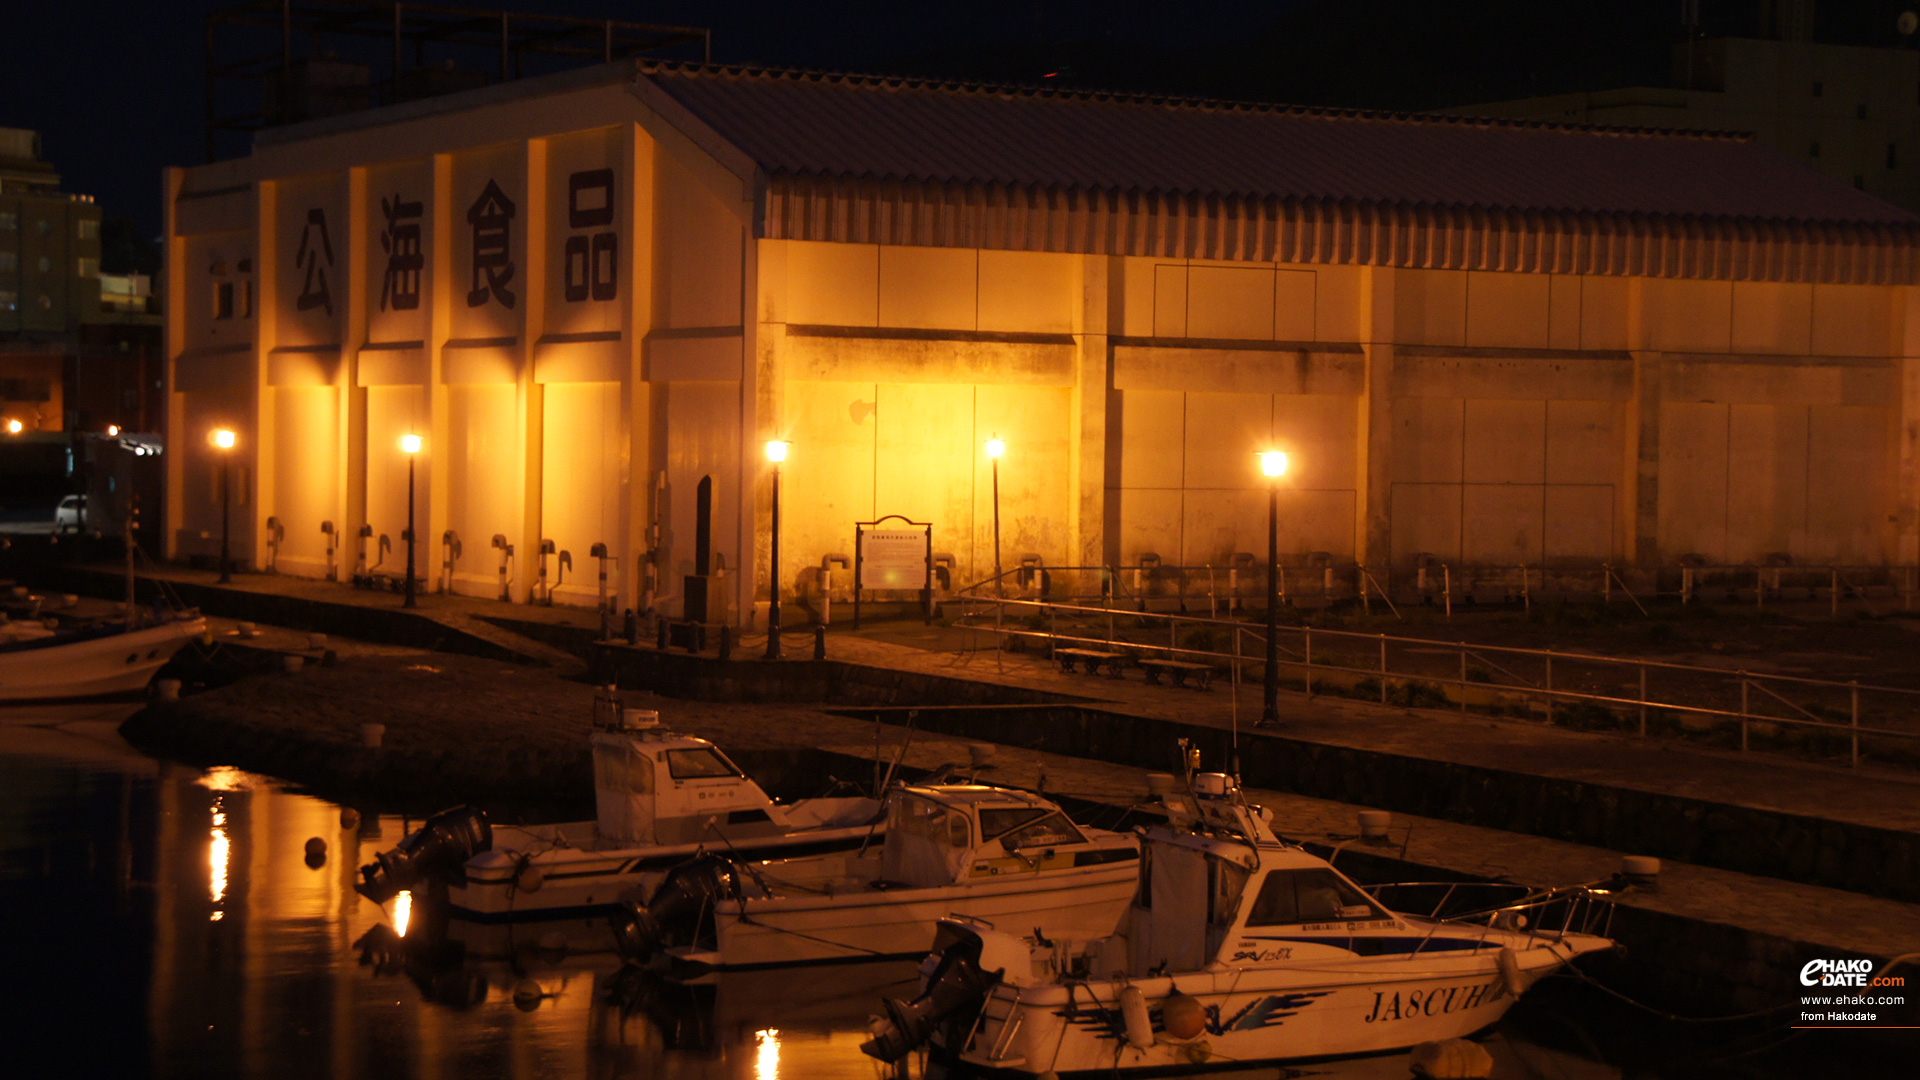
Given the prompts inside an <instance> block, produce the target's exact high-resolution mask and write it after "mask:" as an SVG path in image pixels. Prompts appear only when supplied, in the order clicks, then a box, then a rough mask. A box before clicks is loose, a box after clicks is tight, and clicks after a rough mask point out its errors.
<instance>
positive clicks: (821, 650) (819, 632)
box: [813, 626, 827, 660]
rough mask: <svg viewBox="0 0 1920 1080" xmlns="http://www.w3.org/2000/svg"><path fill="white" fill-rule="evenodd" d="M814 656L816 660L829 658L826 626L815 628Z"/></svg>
mask: <svg viewBox="0 0 1920 1080" xmlns="http://www.w3.org/2000/svg"><path fill="white" fill-rule="evenodd" d="M813 658H814V659H815V660H825V659H826V658H827V628H826V627H824V626H816V627H814V628H813Z"/></svg>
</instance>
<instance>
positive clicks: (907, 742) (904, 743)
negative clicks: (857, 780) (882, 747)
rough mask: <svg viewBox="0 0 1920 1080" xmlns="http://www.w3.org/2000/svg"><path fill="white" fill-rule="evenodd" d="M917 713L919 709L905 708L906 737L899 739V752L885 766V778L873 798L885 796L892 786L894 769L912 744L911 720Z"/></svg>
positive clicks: (903, 759)
mask: <svg viewBox="0 0 1920 1080" xmlns="http://www.w3.org/2000/svg"><path fill="white" fill-rule="evenodd" d="M919 715H920V710H918V709H908V710H907V737H906V738H905V739H903V740H901V742H900V751H899V753H896V754H895V755H893V764H891V765H888V766H887V778H886V779H885V780H883V781H881V782H880V790H879V791H876V792H874V793H873V797H874V798H876V799H879V798H885V797H886V794H887V789H888V788H890V787H892V786H893V773H894V770H896V769H898V768H899V767H900V763H901V762H902V761H905V760H906V757H907V747H909V746H912V745H913V721H914V718H915V717H917V716H919Z"/></svg>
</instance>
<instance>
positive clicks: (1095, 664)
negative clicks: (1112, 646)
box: [1053, 649, 1127, 679]
mask: <svg viewBox="0 0 1920 1080" xmlns="http://www.w3.org/2000/svg"><path fill="white" fill-rule="evenodd" d="M1053 658H1054V659H1055V660H1058V661H1060V670H1061V671H1064V672H1068V673H1072V671H1073V665H1074V661H1076V660H1077V661H1080V662H1081V663H1083V664H1084V665H1085V666H1086V672H1087V674H1089V675H1093V674H1097V673H1098V672H1099V671H1100V665H1102V664H1105V665H1106V667H1107V677H1108V678H1110V679H1117V678H1119V677H1120V665H1121V664H1124V663H1126V662H1127V654H1125V653H1117V652H1103V651H1102V650H1100V649H1055V650H1053Z"/></svg>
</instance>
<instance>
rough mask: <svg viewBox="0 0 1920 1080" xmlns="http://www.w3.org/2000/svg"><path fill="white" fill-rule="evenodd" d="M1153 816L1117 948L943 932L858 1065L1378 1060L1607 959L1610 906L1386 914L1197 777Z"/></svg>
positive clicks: (1058, 1070) (958, 924) (1072, 1067)
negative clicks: (1558, 974)
mask: <svg viewBox="0 0 1920 1080" xmlns="http://www.w3.org/2000/svg"><path fill="white" fill-rule="evenodd" d="M1167 779H1168V780H1169V781H1170V780H1171V778H1170V777H1169V778H1167ZM1163 798H1164V799H1165V801H1166V802H1167V805H1168V810H1169V819H1170V824H1168V825H1166V826H1154V827H1152V828H1149V829H1146V830H1144V832H1143V836H1144V838H1145V840H1146V844H1145V850H1144V852H1143V855H1142V862H1141V872H1140V888H1139V892H1138V897H1137V899H1136V902H1135V904H1134V905H1133V907H1132V909H1131V911H1130V913H1129V916H1130V917H1129V918H1128V920H1127V923H1126V926H1125V929H1124V931H1123V932H1122V933H1119V934H1115V935H1111V936H1107V937H1104V938H1099V939H1094V940H1072V941H1069V940H1057V941H1052V942H1046V941H1036V940H1034V939H1033V938H1030V937H1028V938H1023V937H1021V936H1020V934H1019V933H1018V932H1017V930H1018V926H1017V924H1016V925H1015V926H1012V927H1008V929H1007V930H996V929H995V928H994V927H993V926H991V925H989V924H988V923H985V922H982V921H979V920H972V919H965V918H959V917H955V918H950V919H943V920H941V924H940V937H939V941H938V942H937V946H936V953H935V955H934V956H930V957H929V958H928V959H927V960H926V962H925V963H923V965H922V968H921V970H922V973H923V976H924V981H923V991H922V993H921V995H920V996H919V997H918V998H916V999H914V1000H913V1001H912V1002H905V1001H901V1000H897V999H895V1000H888V1001H886V1002H885V1003H884V1006H885V1010H886V1012H887V1020H886V1021H885V1022H884V1024H882V1025H881V1026H880V1027H879V1029H878V1031H877V1032H876V1036H875V1038H874V1039H873V1041H871V1042H869V1043H867V1044H866V1045H865V1046H863V1047H862V1049H863V1050H865V1051H866V1052H867V1053H868V1054H870V1055H872V1056H873V1057H876V1058H880V1059H881V1060H885V1061H897V1060H899V1059H900V1058H902V1057H904V1056H905V1055H906V1054H907V1053H908V1052H909V1051H911V1050H912V1049H914V1048H916V1047H918V1046H921V1045H923V1044H926V1043H928V1042H931V1043H932V1045H933V1047H934V1049H935V1052H936V1053H937V1054H938V1055H940V1056H941V1057H942V1058H944V1059H946V1060H948V1061H958V1062H960V1063H964V1064H965V1065H968V1066H971V1067H973V1068H976V1069H984V1070H988V1071H991V1072H999V1073H1003V1074H1004V1073H1011V1074H1017V1075H1038V1074H1043V1073H1044V1074H1048V1075H1059V1076H1063V1077H1065V1076H1076V1075H1077V1076H1087V1077H1092V1076H1101V1077H1110V1076H1116V1075H1121V1074H1134V1075H1137V1074H1143V1073H1146V1074H1154V1075H1171V1074H1179V1073H1186V1072H1196V1071H1201V1070H1203V1069H1216V1068H1222V1067H1245V1066H1252V1065H1263V1066H1266V1065H1275V1064H1282V1063H1299V1062H1304V1061H1311V1060H1317V1059H1325V1058H1332V1057H1339V1056H1343V1055H1359V1054H1376V1053H1385V1052H1390V1051H1395V1050H1401V1049H1405V1048H1407V1047H1412V1046H1416V1045H1418V1044H1420V1043H1425V1042H1436V1041H1440V1040H1446V1039H1454V1038H1461V1037H1464V1036H1467V1035H1470V1034H1472V1033H1474V1032H1477V1031H1479V1030H1481V1029H1482V1028H1485V1027H1487V1026H1488V1025H1490V1024H1492V1023H1494V1022H1495V1021H1496V1020H1498V1019H1500V1017H1501V1016H1502V1014H1504V1013H1505V1012H1506V1011H1507V1009H1508V1008H1509V1007H1510V1006H1511V1005H1512V1004H1513V1002H1514V1000H1515V999H1516V998H1517V997H1519V995H1521V994H1522V993H1525V992H1526V990H1527V989H1528V988H1529V987H1531V986H1532V985H1533V984H1534V983H1536V982H1537V981H1539V980H1540V979H1541V978H1543V977H1545V976H1546V975H1548V974H1549V973H1551V972H1553V971H1556V970H1558V969H1560V968H1561V967H1562V966H1564V965H1566V964H1568V963H1569V962H1571V961H1572V960H1573V959H1574V958H1576V957H1578V956H1581V955H1583V954H1586V953H1591V952H1595V951H1597V950H1601V949H1607V948H1610V947H1611V946H1612V942H1611V941H1609V940H1608V939H1607V938H1605V937H1603V936H1600V934H1601V933H1604V925H1605V923H1606V922H1607V920H1608V918H1609V917H1610V915H1611V906H1610V905H1609V904H1607V903H1606V902H1605V901H1602V900H1596V899H1594V898H1593V897H1592V896H1591V895H1590V894H1589V892H1588V891H1587V890H1586V889H1583V888H1579V889H1571V890H1562V891H1553V892H1548V893H1538V894H1533V895H1531V896H1528V897H1525V898H1523V899H1522V900H1520V901H1519V902H1516V903H1508V904H1501V905H1499V906H1498V907H1496V908H1494V909H1491V910H1487V909H1482V910H1480V911H1477V912H1473V913H1471V914H1466V915H1462V916H1459V917H1454V918H1421V917H1415V916H1411V915H1404V914H1399V913H1396V912H1394V911H1392V910H1390V909H1389V908H1388V907H1387V906H1386V905H1385V904H1383V903H1382V902H1381V900H1380V899H1379V898H1378V897H1377V896H1376V895H1375V894H1372V893H1369V892H1367V891H1366V890H1364V889H1362V888H1360V887H1359V886H1358V885H1355V884H1354V883H1353V882H1352V881H1350V880H1348V879H1347V878H1346V877H1345V876H1344V875H1342V874H1341V873H1340V872H1339V871H1338V870H1335V869H1334V868H1333V866H1332V865H1331V864H1330V863H1328V862H1327V861H1326V860H1324V859H1321V858H1319V857H1317V856H1314V855H1312V854H1309V853H1308V852H1306V851H1304V850H1302V849H1301V848H1299V847H1296V846H1293V845H1289V844H1284V843H1282V842H1280V841H1279V840H1277V839H1275V838H1274V836H1273V834H1272V833H1271V832H1270V831H1269V829H1268V827H1267V821H1268V817H1267V813H1266V812H1265V811H1263V810H1261V809H1260V808H1258V807H1253V806H1249V805H1248V804H1247V803H1246V801H1245V800H1244V799H1243V798H1242V797H1241V796H1240V793H1239V790H1238V788H1237V786H1236V785H1235V783H1234V781H1233V779H1232V778H1231V777H1228V776H1226V775H1224V774H1219V773H1203V774H1200V775H1197V776H1194V777H1192V778H1191V780H1190V783H1189V794H1186V795H1176V794H1172V793H1170V792H1169V793H1165V794H1163ZM1436 910H1439V909H1438V908H1436ZM1543 922H1544V924H1545V927H1549V928H1543ZM1008 931H1015V932H1008Z"/></svg>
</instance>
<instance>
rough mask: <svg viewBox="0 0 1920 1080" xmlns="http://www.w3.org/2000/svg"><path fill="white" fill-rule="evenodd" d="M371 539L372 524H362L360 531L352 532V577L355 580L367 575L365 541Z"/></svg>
mask: <svg viewBox="0 0 1920 1080" xmlns="http://www.w3.org/2000/svg"><path fill="white" fill-rule="evenodd" d="M371 539H373V526H371V525H362V526H360V531H358V532H356V533H354V534H353V577H354V580H355V581H358V580H359V579H361V578H363V577H366V576H367V541H369V540H371Z"/></svg>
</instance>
